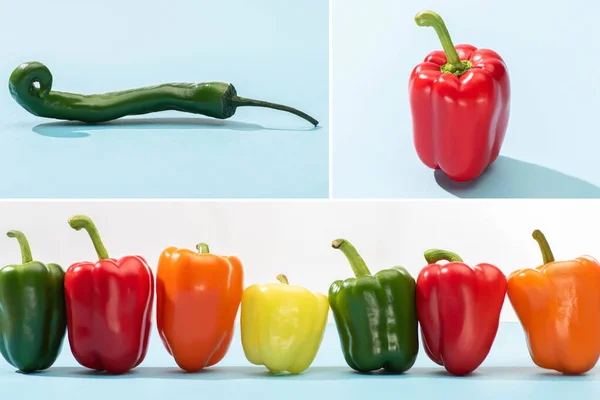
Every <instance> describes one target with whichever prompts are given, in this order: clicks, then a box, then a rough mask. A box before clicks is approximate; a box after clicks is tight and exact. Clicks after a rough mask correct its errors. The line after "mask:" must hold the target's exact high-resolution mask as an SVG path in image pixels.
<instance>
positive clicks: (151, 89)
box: [8, 61, 319, 126]
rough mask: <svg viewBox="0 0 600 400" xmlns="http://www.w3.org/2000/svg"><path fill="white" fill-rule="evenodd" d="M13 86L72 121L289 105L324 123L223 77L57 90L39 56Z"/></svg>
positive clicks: (40, 107) (40, 109)
mask: <svg viewBox="0 0 600 400" xmlns="http://www.w3.org/2000/svg"><path fill="white" fill-rule="evenodd" d="M36 83H37V85H36ZM8 89H9V90H10V94H11V96H12V97H13V99H15V101H16V102H17V103H19V104H20V105H21V107H23V108H24V109H26V110H27V111H29V112H30V113H31V114H33V115H36V116H38V117H45V118H55V119H62V120H69V121H82V122H88V123H98V122H106V121H111V120H115V119H118V118H121V117H124V116H127V115H140V114H148V113H153V112H159V111H168V110H174V111H183V112H188V113H193V114H201V115H205V116H208V117H213V118H218V119H227V118H230V117H231V116H233V115H234V114H235V111H236V109H237V108H238V107H244V106H253V107H265V108H272V109H276V110H281V111H287V112H289V113H292V114H294V115H297V116H299V117H300V118H304V119H305V120H307V121H309V122H310V123H312V124H313V125H315V126H317V125H318V124H319V121H317V120H316V119H314V118H313V117H311V116H310V115H308V114H306V113H304V112H302V111H299V110H297V109H295V108H292V107H288V106H284V105H280V104H274V103H268V102H265V101H261V100H253V99H246V98H244V97H239V96H238V95H237V92H236V90H235V88H234V87H233V85H231V84H228V83H222V82H204V83H166V84H162V85H156V86H148V87H142V88H137V89H131V90H123V91H119V92H111V93H104V94H93V95H82V94H76V93H66V92H57V91H52V74H51V73H50V70H49V69H48V68H47V67H46V66H45V65H44V64H42V63H40V62H37V61H34V62H28V63H24V64H21V65H19V66H18V67H17V68H15V70H14V71H13V73H12V74H11V76H10V79H9V82H8Z"/></svg>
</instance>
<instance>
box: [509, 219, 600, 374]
mask: <svg viewBox="0 0 600 400" xmlns="http://www.w3.org/2000/svg"><path fill="white" fill-rule="evenodd" d="M533 238H534V239H535V240H536V241H537V242H538V244H539V246H540V250H541V252H542V256H543V260H544V264H543V265H540V266H538V267H537V268H535V269H533V268H529V269H521V270H517V271H514V272H513V273H511V274H510V275H509V277H508V298H509V300H510V302H511V304H512V306H513V308H514V310H515V312H516V314H517V316H518V318H519V320H520V322H521V324H522V325H523V329H524V330H525V334H526V336H527V343H528V346H529V353H530V355H531V358H532V360H533V362H534V363H535V364H536V365H537V366H539V367H541V368H545V369H553V370H556V371H559V372H562V373H564V374H569V375H572V374H583V373H585V372H587V371H589V370H591V369H592V368H593V367H594V366H595V365H596V363H597V362H598V358H599V356H600V291H599V290H598V288H599V287H600V264H599V263H598V261H596V260H595V259H593V258H591V257H587V256H582V257H578V258H575V259H574V260H569V261H555V260H554V255H553V254H552V250H551V249H550V245H549V244H548V242H547V241H546V238H545V236H544V235H543V234H542V232H540V231H539V230H536V231H534V232H533Z"/></svg>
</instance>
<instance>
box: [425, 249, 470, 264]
mask: <svg viewBox="0 0 600 400" xmlns="http://www.w3.org/2000/svg"><path fill="white" fill-rule="evenodd" d="M425 260H426V261H427V263H428V264H435V263H437V262H438V261H441V260H446V261H450V262H462V261H463V259H462V258H460V256H459V255H458V254H456V253H453V252H451V251H448V250H441V249H429V250H427V251H426V252H425Z"/></svg>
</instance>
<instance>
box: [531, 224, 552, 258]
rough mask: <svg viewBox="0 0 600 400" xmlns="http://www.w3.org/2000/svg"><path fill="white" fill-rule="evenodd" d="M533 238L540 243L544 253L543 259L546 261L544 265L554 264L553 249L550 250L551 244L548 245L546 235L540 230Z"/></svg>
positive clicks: (533, 234)
mask: <svg viewBox="0 0 600 400" xmlns="http://www.w3.org/2000/svg"><path fill="white" fill-rule="evenodd" d="M531 236H532V237H533V238H534V239H535V241H536V242H538V245H539V246H540V250H541V251H542V257H543V260H544V265H546V264H548V263H551V262H554V254H552V249H550V244H549V243H548V240H546V236H544V234H543V233H542V232H541V231H540V230H539V229H536V230H535V231H533V233H532V234H531Z"/></svg>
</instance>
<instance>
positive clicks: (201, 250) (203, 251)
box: [196, 243, 210, 254]
mask: <svg viewBox="0 0 600 400" xmlns="http://www.w3.org/2000/svg"><path fill="white" fill-rule="evenodd" d="M196 250H198V253H200V254H208V253H210V250H209V248H208V245H207V244H206V243H198V244H197V245H196Z"/></svg>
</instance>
